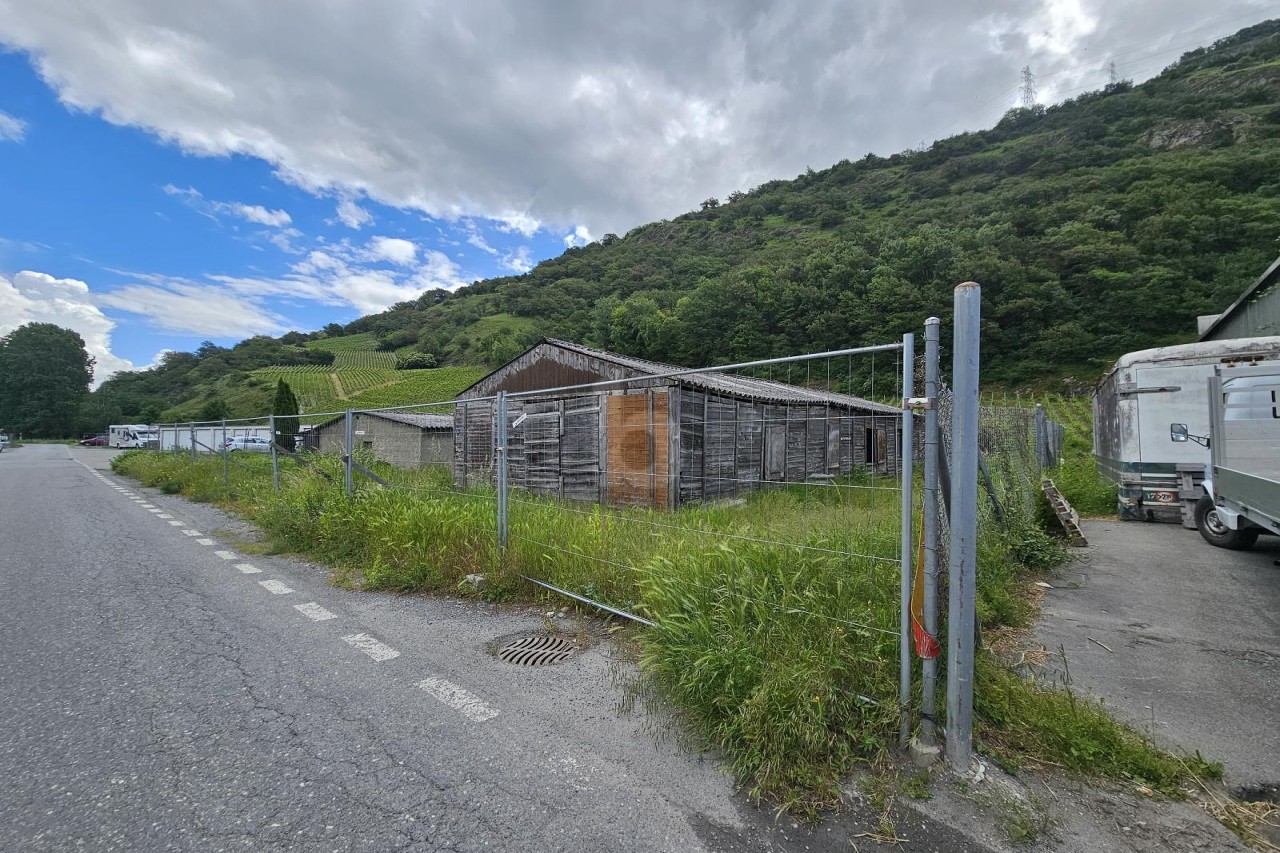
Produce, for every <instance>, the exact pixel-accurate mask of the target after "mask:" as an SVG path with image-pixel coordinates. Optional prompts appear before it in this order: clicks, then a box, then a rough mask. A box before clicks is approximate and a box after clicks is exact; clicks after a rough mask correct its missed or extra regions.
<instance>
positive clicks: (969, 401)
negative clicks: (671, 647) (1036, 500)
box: [159, 286, 1062, 769]
mask: <svg viewBox="0 0 1280 853" xmlns="http://www.w3.org/2000/svg"><path fill="white" fill-rule="evenodd" d="M957 294H958V295H957V307H956V315H955V324H956V335H955V340H956V352H955V354H954V360H955V363H956V374H955V376H954V377H953V381H952V386H951V388H950V389H949V388H948V387H946V385H945V384H944V383H943V382H942V377H941V375H940V371H939V359H940V353H939V327H940V321H939V320H938V319H937V318H930V319H929V320H928V321H927V322H926V323H925V326H924V338H923V340H924V347H923V352H922V353H921V354H920V356H919V358H917V356H916V352H915V336H914V335H911V334H908V335H905V336H904V338H903V340H902V341H901V342H894V343H887V344H883V345H877V346H868V347H855V348H849V349H842V350H836V351H831V352H821V353H806V354H800V355H795V356H790V357H784V358H772V359H761V360H755V361H747V362H742V363H738V364H732V365H723V366H719V367H713V368H679V369H672V370H663V371H659V372H656V373H647V374H645V375H640V376H630V377H628V378H621V379H603V380H599V381H587V382H582V383H579V384H557V385H553V386H552V387H548V388H542V389H538V390H529V389H520V390H512V391H510V392H508V391H506V390H499V391H497V392H496V393H493V394H485V395H481V396H475V397H469V398H462V399H457V400H435V401H428V402H422V403H417V404H412V405H406V406H394V407H388V408H384V409H348V410H344V411H342V412H324V413H309V414H302V415H298V416H297V417H296V418H293V417H292V416H290V421H288V422H285V421H283V418H282V417H279V416H274V415H264V416H261V417H258V418H239V419H228V420H225V421H217V422H189V423H184V424H165V425H162V426H161V427H160V428H159V430H160V449H161V450H164V451H171V452H174V453H190V454H191V456H192V457H193V458H194V457H195V456H196V455H197V454H198V453H201V452H204V453H208V452H218V453H220V454H221V457H222V469H223V470H222V476H223V480H224V483H226V482H229V480H230V476H231V470H232V468H233V466H237V467H238V468H249V467H255V466H252V465H250V464H248V463H247V462H246V461H245V460H240V459H237V458H236V457H237V456H238V455H239V454H238V451H236V450H235V447H234V446H232V445H233V442H231V441H230V440H231V439H236V438H241V439H253V438H265V439H266V447H265V448H264V449H265V450H266V451H267V452H269V453H270V457H271V471H272V481H273V488H274V489H275V490H276V491H279V490H280V489H281V488H282V487H283V486H282V479H281V478H282V465H281V458H282V457H283V458H284V459H292V460H296V461H297V462H298V463H299V465H298V467H297V468H296V469H295V468H293V467H292V466H290V467H289V468H286V469H284V470H283V473H284V475H285V477H286V478H288V480H289V482H292V481H293V478H296V477H304V476H310V473H311V472H312V471H318V472H319V473H320V474H322V475H324V477H325V478H326V479H329V478H331V477H332V478H333V485H332V486H331V487H330V488H335V489H336V488H341V489H343V490H344V491H345V492H346V493H347V494H353V493H356V492H359V491H361V490H363V489H364V488H366V486H365V485H364V483H366V482H367V483H373V484H376V488H379V489H389V490H393V491H403V492H405V493H407V494H409V495H411V496H412V497H413V498H414V499H415V500H420V501H423V502H442V503H444V504H449V505H454V504H457V505H459V506H461V505H464V504H465V505H468V506H471V507H472V508H473V509H472V510H470V511H471V512H482V513H484V514H485V516H486V517H487V518H488V519H489V521H488V522H487V525H490V527H489V533H488V534H486V535H491V537H492V539H491V540H490V541H491V542H492V544H493V546H494V547H493V550H492V555H493V556H492V560H493V563H492V565H493V567H494V569H495V570H497V569H498V568H499V567H505V566H515V567H516V571H517V574H518V575H519V576H520V577H522V578H524V579H525V580H527V581H529V582H531V583H533V584H536V585H537V586H539V587H540V588H543V589H545V590H547V591H549V592H552V593H554V594H558V595H564V596H566V597H568V598H571V599H573V600H575V601H578V602H580V603H583V604H587V605H590V606H594V607H598V608H601V609H602V610H604V611H606V612H608V613H611V614H614V615H617V616H620V617H625V618H627V619H631V620H634V621H636V622H638V623H641V624H643V625H647V626H652V625H655V624H659V625H660V624H663V622H664V620H665V619H668V618H670V617H671V616H673V615H674V614H673V612H660V610H661V608H658V607H656V606H655V605H653V604H652V603H648V602H647V600H646V599H645V595H644V593H643V591H642V590H643V589H644V588H645V584H652V582H653V578H655V577H657V576H659V575H660V574H661V572H662V567H663V566H675V565H677V564H679V565H681V566H684V567H685V568H684V572H685V573H684V574H682V575H681V577H682V579H683V582H685V583H687V584H688V592H689V594H690V595H693V596H695V597H698V596H701V597H702V599H701V600H706V601H708V602H722V601H731V602H737V603H738V604H740V605H741V606H743V607H750V608H757V609H758V612H759V613H760V614H761V616H760V617H759V618H760V619H762V620H764V619H766V618H767V619H768V620H797V619H798V620H816V621H817V622H820V623H824V624H828V625H830V626H838V627H840V628H841V629H845V630H847V632H848V633H847V640H846V641H847V642H850V643H862V644H870V645H873V646H875V647H876V648H881V647H880V646H879V645H878V644H880V643H885V644H887V643H888V642H890V641H891V640H892V641H896V642H895V646H896V651H897V657H898V679H897V682H898V684H897V695H896V696H894V695H892V692H890V693H889V695H885V693H883V692H882V693H880V694H879V695H876V696H866V695H863V694H859V696H860V697H861V699H865V700H866V701H871V702H876V703H880V704H885V703H890V704H891V703H893V702H895V701H896V703H897V705H898V708H899V709H900V718H899V719H900V725H899V734H900V737H901V738H902V740H903V741H904V742H905V740H906V739H907V738H908V737H909V736H910V734H911V731H912V726H913V713H915V712H917V711H918V714H919V722H920V733H921V736H922V737H923V738H924V739H925V740H926V741H933V740H934V739H935V738H936V736H937V734H938V731H939V726H938V725H937V723H938V720H939V717H940V714H939V711H938V708H937V698H936V692H937V683H938V660H937V658H938V656H939V655H938V653H937V649H936V644H937V640H936V638H938V637H940V636H941V623H942V619H941V614H940V612H939V583H940V576H941V573H942V569H941V567H942V565H943V564H944V561H949V564H950V570H949V582H948V593H949V596H950V598H949V606H948V611H949V613H950V617H949V623H950V627H949V630H948V642H949V646H948V649H947V651H946V655H945V658H946V663H947V667H948V669H947V678H946V685H947V690H948V696H947V704H946V709H947V715H946V719H947V723H948V725H947V734H948V737H947V746H948V755H949V757H950V759H951V760H952V762H953V763H954V764H955V766H956V767H957V768H960V769H963V768H967V767H968V754H969V753H968V750H970V749H971V744H970V740H969V739H970V738H971V734H970V731H971V719H972V667H973V651H974V648H973V647H974V632H975V630H976V625H975V618H974V610H973V608H974V583H975V574H974V568H975V560H976V557H975V553H974V548H975V547H976V546H975V542H976V536H977V531H978V527H979V525H980V524H993V523H994V524H1008V523H1011V519H1012V520H1013V521H1023V520H1026V519H1027V518H1028V517H1029V516H1030V515H1031V513H1032V512H1033V508H1034V505H1033V504H1032V503H1031V500H1032V498H1031V495H1032V494H1033V491H1034V488H1033V487H1038V482H1039V472H1040V470H1041V469H1043V468H1045V467H1048V466H1050V465H1051V464H1052V463H1053V461H1054V460H1055V459H1056V456H1057V453H1058V452H1059V451H1060V448H1061V441H1062V429H1061V427H1059V426H1058V425H1056V424H1053V423H1052V422H1051V421H1049V420H1048V418H1047V417H1046V415H1045V413H1044V411H1043V409H1041V408H1039V407H1037V408H1035V409H1031V408H1017V407H994V406H980V405H979V399H978V395H977V381H978V372H977V371H978V351H977V326H976V323H977V310H978V308H977V302H976V300H977V295H976V294H977V287H976V286H968V287H962V288H958V289H957ZM886 353H887V354H891V355H892V356H893V357H892V358H884V357H883V356H884V355H885V354H886ZM877 356H880V358H879V360H878V362H877V360H876V359H877ZM795 365H804V367H805V370H804V375H805V377H806V380H807V384H805V385H803V386H795V387H793V388H792V389H791V391H787V390H786V389H787V388H788V386H786V385H783V384H781V383H776V382H774V381H773V380H771V379H762V378H761V374H762V373H764V374H766V375H769V376H772V375H773V374H774V373H775V372H777V373H779V374H781V373H782V371H781V370H775V369H776V368H782V367H786V368H787V372H788V373H789V372H790V368H791V367H792V366H795ZM815 368H816V369H815ZM709 374H711V375H713V376H709ZM814 376H818V377H825V380H819V381H817V382H815V381H814V380H813V377H814ZM722 380H723V381H722ZM735 382H736V383H737V384H736V385H735V384H734V383H735ZM752 383H755V384H752ZM761 383H765V384H766V385H770V386H777V388H778V393H777V395H776V398H775V399H764V396H767V395H761V394H760V393H757V394H756V396H755V397H752V395H751V394H750V393H747V392H743V393H742V394H739V395H738V396H736V397H735V396H734V388H746V387H751V388H756V389H757V391H758V389H759V387H764V386H763V385H761ZM917 387H919V388H920V391H921V393H922V395H923V396H919V397H917V396H916V389H917ZM833 388H834V389H835V390H833ZM854 391H860V392H862V393H863V394H864V395H866V396H865V397H863V398H857V397H855V396H853V392H854ZM873 397H874V398H876V399H875V400H872V399H870V398H873ZM415 413H416V414H415ZM423 413H426V414H431V413H448V414H449V415H450V416H451V419H450V420H451V426H450V427H448V433H449V441H448V442H447V443H448V445H449V447H450V449H451V453H450V454H449V458H448V459H447V460H446V459H437V460H435V461H436V462H438V463H440V464H441V465H446V464H447V465H448V466H449V468H450V470H451V477H450V479H451V482H445V479H444V478H443V477H441V476H422V475H417V474H413V473H410V472H402V471H397V470H396V469H394V468H378V467H377V465H376V460H377V455H378V453H379V452H380V448H382V449H385V447H386V446H389V445H386V444H385V443H386V442H388V441H390V440H391V439H390V438H387V437H386V436H390V435H392V434H393V433H395V434H401V433H402V434H404V435H411V434H412V432H411V431H412V430H413V429H415V428H418V429H421V430H422V431H423V433H424V434H425V432H426V431H427V430H428V429H429V428H428V427H427V426H421V427H414V423H415V421H414V420H413V418H414V417H415V416H416V415H418V414H423ZM370 417H372V418H374V419H375V420H368V418H370ZM378 419H381V420H378ZM417 423H426V421H425V420H420V421H419V422H417ZM295 424H296V425H297V428H298V429H300V430H301V431H302V434H303V435H309V436H310V438H308V439H307V440H306V441H304V442H302V443H303V445H304V447H305V449H303V448H299V447H297V446H291V442H290V441H288V440H286V438H285V437H284V436H282V432H281V427H282V426H284V427H285V432H284V435H292V430H293V428H294V425H295ZM374 424H384V425H385V435H384V434H383V433H379V432H377V431H376V430H375V431H374V433H373V434H372V435H369V434H368V433H369V430H371V429H373V426H371V425H374ZM382 428H383V427H381V426H379V427H378V429H382ZM430 429H434V427H431V428H430ZM361 433H365V434H364V435H362V434H361ZM366 443H367V444H368V445H372V446H371V447H370V446H366ZM250 444H255V443H254V442H250ZM423 447H426V442H425V440H424V441H423ZM325 450H331V451H334V454H333V455H334V456H336V457H337V460H339V461H340V463H341V471H342V476H341V477H340V478H337V477H333V475H334V474H335V473H336V469H335V468H334V465H333V463H332V462H330V463H328V464H327V465H325V464H319V465H317V464H314V463H313V462H312V461H311V455H310V454H311V452H312V451H325ZM424 452H425V451H424ZM384 455H385V454H384ZM321 458H323V457H321ZM330 458H332V457H330ZM917 460H920V461H921V462H922V463H923V476H922V478H921V482H922V485H923V491H922V495H921V496H920V500H919V504H920V506H917V496H916V494H915V489H916V479H917V478H916V473H915V469H914V466H915V462H916V461H917ZM326 468H327V469H328V470H325V469H326ZM339 481H340V482H341V484H342V485H341V486H338V485H337V483H338V482H339ZM981 493H985V495H986V499H985V500H984V501H983V502H982V503H979V502H978V501H977V498H978V496H979V494H981ZM918 512H919V513H921V514H920V516H919V518H917V513H918ZM917 522H919V524H917ZM753 561H754V562H753ZM917 562H919V565H917ZM761 567H763V568H761ZM752 584H755V586H752ZM913 596H915V599H918V601H916V603H914V604H913V600H915V599H913ZM764 614H768V616H767V617H766V616H765V615H764ZM913 639H914V641H915V647H916V648H915V652H916V653H917V655H919V656H920V657H922V658H923V665H922V673H921V679H922V680H921V704H920V706H919V708H918V709H913V708H912V704H911V697H912V684H913V677H912V676H913V673H912V666H913V664H912V658H913V654H912V640H913ZM931 642H932V643H933V650H932V651H930V643H931ZM884 652H885V653H886V659H887V660H891V657H892V655H891V653H889V652H888V648H887V646H886V647H885V648H884Z"/></svg>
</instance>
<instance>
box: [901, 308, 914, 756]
mask: <svg viewBox="0 0 1280 853" xmlns="http://www.w3.org/2000/svg"><path fill="white" fill-rule="evenodd" d="M915 369H916V338H915V335H913V334H911V333H910V332H908V333H907V334H905V335H903V336H902V443H901V444H900V445H899V447H898V454H899V455H900V456H901V457H902V578H901V589H900V592H901V599H902V600H901V602H900V605H901V613H900V617H901V618H900V619H899V637H898V667H899V668H898V704H899V706H900V711H899V719H898V739H899V740H900V741H901V743H902V745H903V746H906V745H907V741H909V740H910V739H911V716H910V713H909V710H908V709H909V706H910V704H911V576H912V574H913V571H912V568H913V566H914V564H915V561H914V560H912V559H911V557H912V553H913V551H914V549H913V548H912V547H911V546H912V541H911V540H912V538H913V537H912V535H911V534H912V528H913V524H912V511H913V510H914V508H915V507H914V502H915V495H914V494H913V493H912V492H913V486H914V482H913V478H914V471H913V470H912V469H913V463H914V462H915V441H914V435H913V434H912V430H913V427H914V421H915V413H914V410H913V409H912V407H911V398H912V397H913V396H915Z"/></svg>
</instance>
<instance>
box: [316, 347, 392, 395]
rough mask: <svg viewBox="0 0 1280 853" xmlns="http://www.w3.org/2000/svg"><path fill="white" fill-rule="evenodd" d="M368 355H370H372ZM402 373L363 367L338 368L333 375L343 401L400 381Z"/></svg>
mask: <svg viewBox="0 0 1280 853" xmlns="http://www.w3.org/2000/svg"><path fill="white" fill-rule="evenodd" d="M369 354H370V355H372V354H373V353H369ZM377 355H390V353H377ZM334 363H335V365H336V364H337V362H334ZM402 372H403V371H397V370H382V369H376V368H374V369H370V368H365V367H352V368H347V367H338V368H337V369H335V370H334V374H333V375H334V376H336V377H337V378H338V382H339V383H341V385H342V395H341V396H342V397H343V398H344V399H351V398H352V397H356V396H359V395H360V394H361V393H362V392H364V391H368V390H369V389H371V388H378V387H381V386H383V385H391V384H394V383H396V382H398V381H400V376H399V374H400V373H402Z"/></svg>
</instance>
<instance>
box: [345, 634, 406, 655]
mask: <svg viewBox="0 0 1280 853" xmlns="http://www.w3.org/2000/svg"><path fill="white" fill-rule="evenodd" d="M342 641H343V642H344V643H346V644H347V645H349V646H354V647H355V648H357V649H359V650H360V651H362V652H364V653H365V654H366V655H368V656H369V657H371V658H373V659H374V660H376V661H384V660H391V659H392V658H398V657H400V653H399V652H398V651H396V650H395V649H393V648H391V647H390V646H388V645H387V644H386V643H383V642H381V641H379V640H375V639H374V638H373V637H370V636H369V635H368V634H352V635H351V636H349V637H343V638H342Z"/></svg>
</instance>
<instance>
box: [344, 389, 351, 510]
mask: <svg viewBox="0 0 1280 853" xmlns="http://www.w3.org/2000/svg"><path fill="white" fill-rule="evenodd" d="M344 431H345V433H346V441H347V445H346V447H347V450H346V454H347V456H346V460H345V463H344V466H343V476H342V487H343V489H345V490H346V493H347V494H351V456H352V447H351V410H350V409H347V413H346V425H345V429H344Z"/></svg>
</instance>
